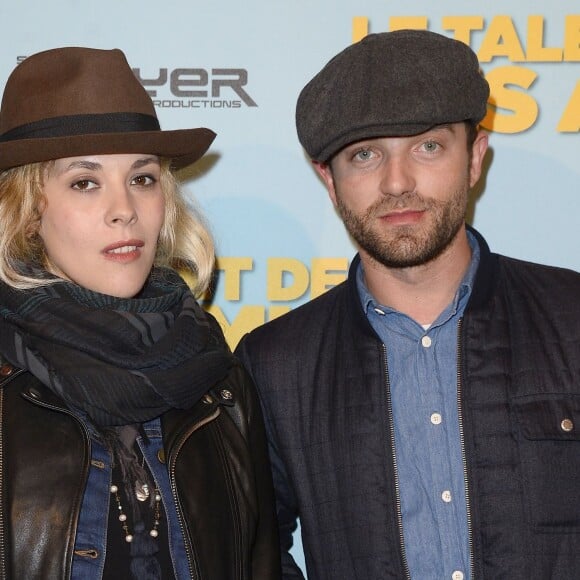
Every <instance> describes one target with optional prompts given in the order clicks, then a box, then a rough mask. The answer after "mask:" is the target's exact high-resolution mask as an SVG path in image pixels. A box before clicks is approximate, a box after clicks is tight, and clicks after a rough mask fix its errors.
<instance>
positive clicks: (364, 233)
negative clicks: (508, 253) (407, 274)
mask: <svg viewBox="0 0 580 580" xmlns="http://www.w3.org/2000/svg"><path fill="white" fill-rule="evenodd" d="M468 189H469V186H468V183H467V180H466V182H465V183H464V184H463V187H459V188H458V189H457V190H456V191H455V192H454V193H453V195H451V196H450V197H449V198H448V199H447V200H445V201H441V200H433V199H426V198H423V197H422V196H421V195H419V194H418V193H417V192H411V193H405V194H403V195H398V196H389V195H385V196H382V197H381V199H379V200H378V201H377V202H376V203H374V204H373V205H372V206H370V207H369V208H368V209H367V210H366V211H365V212H364V213H362V214H357V213H355V212H354V211H352V210H351V209H350V208H348V207H347V206H346V205H345V204H344V201H343V199H342V197H341V196H340V195H339V192H338V191H337V192H336V193H337V195H336V199H337V209H338V212H339V213H340V215H341V217H342V220H343V222H344V225H345V227H346V229H347V231H348V233H349V234H350V235H351V236H352V238H353V239H354V240H355V241H356V242H357V244H358V245H359V246H360V248H361V249H362V250H364V251H365V252H366V253H367V254H369V256H371V258H373V259H374V260H376V261H377V262H378V263H380V264H382V265H383V266H385V267H387V268H411V267H414V266H421V265H423V264H426V263H428V262H430V261H432V260H434V259H435V258H437V257H438V256H440V255H441V254H442V253H443V252H444V251H445V250H446V249H447V248H448V247H449V245H450V244H451V242H452V241H453V240H454V239H455V237H456V235H457V233H458V232H459V230H460V229H461V227H462V226H463V225H464V223H465V214H466V211H467V191H468ZM405 209H409V210H418V211H425V215H424V218H423V220H424V219H425V218H428V219H429V220H430V221H428V222H427V223H425V224H419V225H401V226H397V225H396V226H389V225H388V224H386V225H385V224H379V225H378V226H377V222H379V221H380V216H382V215H385V214H386V213H388V212H391V211H393V210H398V211H402V210H405ZM423 220H422V221H423Z"/></svg>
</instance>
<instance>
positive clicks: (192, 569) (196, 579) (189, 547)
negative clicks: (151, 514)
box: [169, 407, 221, 580]
mask: <svg viewBox="0 0 580 580" xmlns="http://www.w3.org/2000/svg"><path fill="white" fill-rule="evenodd" d="M220 412H221V411H220V408H219V407H216V408H215V409H214V411H213V412H212V413H211V414H210V415H208V416H206V417H204V419H202V420H201V421H199V422H198V423H196V424H195V425H192V426H191V427H190V428H189V429H188V430H187V431H186V432H185V433H184V434H183V435H182V436H181V438H180V439H179V442H178V443H177V444H176V445H175V447H174V448H175V452H174V453H172V455H171V457H170V463H169V482H170V484H171V492H172V495H173V501H174V503H175V509H176V511H177V518H178V520H179V527H180V529H181V534H182V536H183V540H184V544H185V553H186V554H187V563H188V566H189V573H190V574H191V579H192V580H201V577H200V575H199V572H198V571H197V567H196V565H195V553H194V552H195V548H194V546H193V538H191V541H189V542H188V541H187V538H188V537H189V534H188V533H187V529H186V526H185V522H184V516H183V511H182V510H181V506H180V503H179V501H178V494H177V483H176V482H175V465H176V463H177V456H178V455H179V453H180V451H181V449H182V447H183V445H184V444H185V442H186V441H187V439H189V437H190V436H191V434H192V433H194V432H195V431H197V430H198V429H199V428H201V427H203V426H204V425H206V424H207V423H210V422H211V421H213V420H214V419H216V418H217V417H218V416H219V414H220Z"/></svg>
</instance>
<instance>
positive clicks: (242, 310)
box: [0, 0, 580, 559]
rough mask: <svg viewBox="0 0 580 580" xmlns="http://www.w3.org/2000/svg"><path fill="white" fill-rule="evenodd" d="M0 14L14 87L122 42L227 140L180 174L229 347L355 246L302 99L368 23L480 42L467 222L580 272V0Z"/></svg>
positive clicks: (49, 6) (163, 97)
mask: <svg viewBox="0 0 580 580" xmlns="http://www.w3.org/2000/svg"><path fill="white" fill-rule="evenodd" d="M0 21H1V22H2V24H3V27H2V29H3V30H2V35H1V36H0V47H1V50H0V85H1V86H2V88H3V86H4V83H5V80H6V78H7V77H8V75H9V74H10V72H11V70H12V69H13V68H14V67H15V66H16V65H17V64H18V63H19V62H21V61H22V60H23V59H25V58H26V57H27V56H28V55H30V54H33V53H35V52H38V51H41V50H45V49H49V48H54V47H58V46H90V47H94V48H107V49H109V48H120V49H122V50H123V51H124V52H125V53H126V55H127V58H128V60H129V62H130V64H131V66H132V67H133V68H134V71H135V74H136V75H137V77H138V78H139V79H140V80H141V82H142V83H143V85H144V86H145V87H146V89H147V90H148V91H149V94H150V95H151V98H152V99H153V100H154V102H155V105H156V107H157V113H158V116H159V118H160V121H161V125H162V127H163V128H164V129H177V128H188V127H194V126H206V127H210V128H211V129H213V130H214V131H216V132H217V133H218V137H217V139H216V141H215V142H214V145H213V146H212V148H211V150H210V152H209V154H208V155H207V156H206V157H205V158H204V159H203V160H202V161H201V162H200V163H199V164H197V165H196V166H195V167H194V168H193V169H190V170H188V172H187V173H186V174H184V175H183V176H182V177H183V178H184V179H185V180H186V181H185V185H184V187H185V191H186V194H187V196H188V198H189V199H190V200H191V203H193V204H196V205H197V206H199V207H200V208H201V210H202V211H203V213H204V214H205V216H206V218H207V220H208V222H209V224H210V226H211V230H212V231H213V233H214V236H215V239H216V242H217V254H218V273H217V276H216V284H215V288H214V290H213V293H212V295H211V296H207V297H206V300H205V301H204V304H205V306H206V308H208V309H209V310H210V311H211V312H212V313H213V314H214V315H215V316H216V317H217V319H218V321H219V322H220V324H221V325H222V327H223V329H224V331H225V333H226V336H227V338H228V340H229V342H230V344H231V345H232V346H235V344H236V343H237V342H238V340H239V339H240V337H241V336H242V335H243V334H244V333H245V332H247V331H249V330H251V329H252V328H254V327H256V326H258V325H260V324H263V323H264V322H266V321H268V320H271V319H272V318H275V317H276V316H279V315H281V314H283V313H285V312H288V311H289V310H290V309H292V308H295V307H296V306H298V305H299V304H302V303H304V302H305V301H308V300H310V299H311V298H313V297H315V296H317V295H319V294H321V293H322V292H324V291H325V290H327V289H328V288H330V287H332V286H333V285H335V284H337V283H339V282H340V281H342V280H343V279H344V278H345V276H346V273H347V269H348V265H349V263H350V260H351V259H352V256H353V254H354V252H355V249H354V246H353V245H352V243H351V241H350V240H349V238H348V236H347V235H346V233H345V231H344V229H343V227H342V224H341V222H340V220H339V219H338V217H337V216H336V214H335V212H334V210H333V208H332V205H331V203H330V201H329V200H328V197H327V195H326V192H325V189H324V187H323V185H322V183H321V182H320V181H319V180H318V178H317V177H316V175H315V173H314V171H313V169H312V168H311V166H310V163H309V161H308V159H307V158H306V156H305V155H304V153H303V151H302V149H301V147H300V145H299V143H298V140H297V138H296V132H295V127H294V107H295V103H296V98H297V96H298V93H299V92H300V90H301V89H302V87H303V86H304V84H305V83H306V82H307V81H308V80H309V79H310V78H311V77H312V76H313V75H314V74H315V73H316V72H317V71H318V70H319V69H320V68H321V67H322V66H323V65H324V64H325V63H326V62H327V61H328V60H329V59H330V58H331V57H332V56H333V55H334V54H336V53H337V52H338V51H340V50H341V49H343V48H344V47H346V46H347V45H348V44H349V43H351V42H354V41H356V40H359V39H360V38H362V37H363V36H365V35H366V34H368V33H372V32H382V31H387V30H394V29H398V28H425V29H430V30H433V31H436V32H440V33H443V34H446V35H449V36H451V37H455V38H457V39H460V40H462V41H463V42H465V43H467V44H469V45H470V46H471V47H472V48H473V49H474V50H475V52H476V53H477V54H478V56H479V59H480V62H481V66H482V69H483V71H484V73H485V75H486V77H487V79H488V80H489V83H490V85H491V93H492V94H491V98H490V106H489V114H488V116H487V117H486V119H485V120H484V122H483V124H484V126H485V128H486V129H488V130H489V131H490V132H491V139H490V142H491V151H490V152H489V154H488V158H487V163H486V173H485V176H484V178H483V179H482V182H481V184H480V186H479V187H478V188H477V189H476V191H474V192H473V199H472V203H471V207H470V216H469V219H470V222H471V223H472V224H473V225H474V226H475V227H476V228H478V229H479V230H480V231H481V232H482V233H483V234H484V236H485V237H486V238H487V240H488V242H489V245H490V246H491V248H492V250H494V251H497V252H501V253H504V254H508V255H512V256H515V257H519V258H522V259H527V260H532V261H536V262H541V263H546V264H554V265H558V266H564V267H568V268H572V269H574V270H579V269H580V251H579V249H580V243H579V241H578V238H579V235H580V217H579V214H580V134H579V131H580V7H579V6H578V3H577V2H576V1H571V0H561V1H558V2H551V3H548V2H544V3H530V2H527V1H525V0H507V1H506V2H501V3H499V2H478V3H466V2H464V1H459V0H440V1H439V2H437V3H434V2H431V1H426V0H411V1H410V2H404V3H401V2H397V3H395V2H390V1H388V0H362V1H360V2H354V3H353V2H346V1H345V0H337V1H330V0H317V1H312V0H292V1H282V0H246V1H245V2H238V1H234V0H221V1H220V2H207V1H205V2H200V1H195V0H174V1H172V2H165V3H163V2H161V3H156V2H142V1H141V2H137V1H135V0H100V2H88V0H52V1H51V2H44V1H41V0H34V1H27V0H19V1H16V0H13V1H12V2H10V1H8V0H4V1H3V2H2V3H1V4H0ZM299 551H300V547H299V546H298V547H297V552H298V554H299ZM298 558H299V559H300V555H298Z"/></svg>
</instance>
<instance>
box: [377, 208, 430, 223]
mask: <svg viewBox="0 0 580 580" xmlns="http://www.w3.org/2000/svg"><path fill="white" fill-rule="evenodd" d="M424 213H425V210H422V209H405V210H402V211H391V212H388V213H384V214H382V215H381V216H380V219H381V220H382V221H385V222H387V223H389V224H392V225H403V224H414V223H417V222H418V221H420V220H421V218H422V217H423V214H424Z"/></svg>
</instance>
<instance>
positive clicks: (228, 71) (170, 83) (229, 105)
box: [133, 68, 258, 109]
mask: <svg viewBox="0 0 580 580" xmlns="http://www.w3.org/2000/svg"><path fill="white" fill-rule="evenodd" d="M133 72H134V73H135V76H136V77H137V78H138V79H139V81H140V82H141V84H142V85H143V87H145V90H146V91H147V93H148V94H149V96H150V97H151V99H152V100H153V103H154V104H155V106H156V107H161V108H177V109H179V108H184V109H185V108H189V109H192V108H193V109H239V108H241V107H243V106H246V107H257V106H258V104H257V103H256V101H254V99H253V98H252V97H251V96H250V95H249V93H248V91H247V90H246V88H245V87H246V85H247V84H248V71H247V70H246V69H245V68H212V69H211V70H208V69H205V68H176V69H173V70H170V69H167V68H160V69H158V70H157V72H156V73H155V74H154V75H151V74H148V73H146V72H145V71H143V69H139V68H134V69H133Z"/></svg>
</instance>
